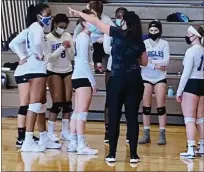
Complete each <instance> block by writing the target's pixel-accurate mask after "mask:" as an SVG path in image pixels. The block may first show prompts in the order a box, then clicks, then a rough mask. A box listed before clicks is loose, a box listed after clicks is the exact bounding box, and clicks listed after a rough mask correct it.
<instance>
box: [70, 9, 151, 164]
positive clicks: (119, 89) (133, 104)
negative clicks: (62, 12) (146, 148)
mask: <svg viewBox="0 0 204 172" xmlns="http://www.w3.org/2000/svg"><path fill="white" fill-rule="evenodd" d="M68 9H69V12H70V14H71V15H74V16H80V17H82V18H84V19H85V20H86V21H87V22H89V23H91V24H93V25H95V26H96V27H97V28H99V30H101V31H102V32H103V33H104V34H107V35H109V36H111V37H113V44H112V50H111V54H112V60H113V61H112V67H111V77H110V79H109V81H108V92H107V94H108V108H109V113H108V114H109V115H108V122H109V130H108V133H109V155H108V156H107V157H106V161H108V162H115V161H116V160H115V156H116V149H117V142H118V137H119V133H120V118H121V114H122V113H121V110H122V105H123V104H125V112H126V115H127V126H128V138H129V141H130V163H137V162H139V156H138V154H137V143H138V135H139V123H138V111H139V106H140V102H141V100H142V96H143V91H144V85H143V81H142V76H141V68H140V64H141V65H143V66H145V65H146V64H147V61H148V59H147V55H146V50H145V45H144V43H143V41H142V29H141V22H140V19H139V17H138V15H136V14H135V12H132V11H131V12H127V13H125V14H124V16H123V20H122V21H121V26H122V29H119V28H117V27H114V26H110V25H107V24H104V23H103V22H102V21H100V20H99V19H98V18H96V17H93V16H90V15H87V14H85V13H83V12H79V11H76V10H74V9H71V8H70V7H68Z"/></svg>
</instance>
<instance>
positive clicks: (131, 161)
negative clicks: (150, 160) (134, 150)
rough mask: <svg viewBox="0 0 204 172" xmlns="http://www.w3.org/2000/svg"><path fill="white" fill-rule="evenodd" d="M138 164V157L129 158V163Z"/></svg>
mask: <svg viewBox="0 0 204 172" xmlns="http://www.w3.org/2000/svg"><path fill="white" fill-rule="evenodd" d="M138 162H140V157H139V156H138V155H135V156H131V158H130V163H138Z"/></svg>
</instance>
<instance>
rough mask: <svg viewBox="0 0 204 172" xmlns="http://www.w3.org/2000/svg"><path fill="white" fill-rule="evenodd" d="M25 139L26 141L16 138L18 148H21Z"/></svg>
mask: <svg viewBox="0 0 204 172" xmlns="http://www.w3.org/2000/svg"><path fill="white" fill-rule="evenodd" d="M23 141H24V139H19V138H17V140H16V147H17V148H21V147H22V145H23Z"/></svg>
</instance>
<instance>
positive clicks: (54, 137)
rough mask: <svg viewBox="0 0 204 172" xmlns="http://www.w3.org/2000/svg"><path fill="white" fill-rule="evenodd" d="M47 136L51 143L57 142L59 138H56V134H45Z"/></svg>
mask: <svg viewBox="0 0 204 172" xmlns="http://www.w3.org/2000/svg"><path fill="white" fill-rule="evenodd" d="M47 136H48V137H49V138H50V140H52V141H53V142H59V140H60V139H59V138H58V137H57V135H56V134H54V133H47Z"/></svg>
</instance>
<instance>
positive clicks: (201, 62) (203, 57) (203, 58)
mask: <svg viewBox="0 0 204 172" xmlns="http://www.w3.org/2000/svg"><path fill="white" fill-rule="evenodd" d="M203 60H204V56H203V55H202V57H201V61H200V65H199V67H198V68H197V70H198V71H201V68H202V65H203ZM203 71H204V68H203Z"/></svg>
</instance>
